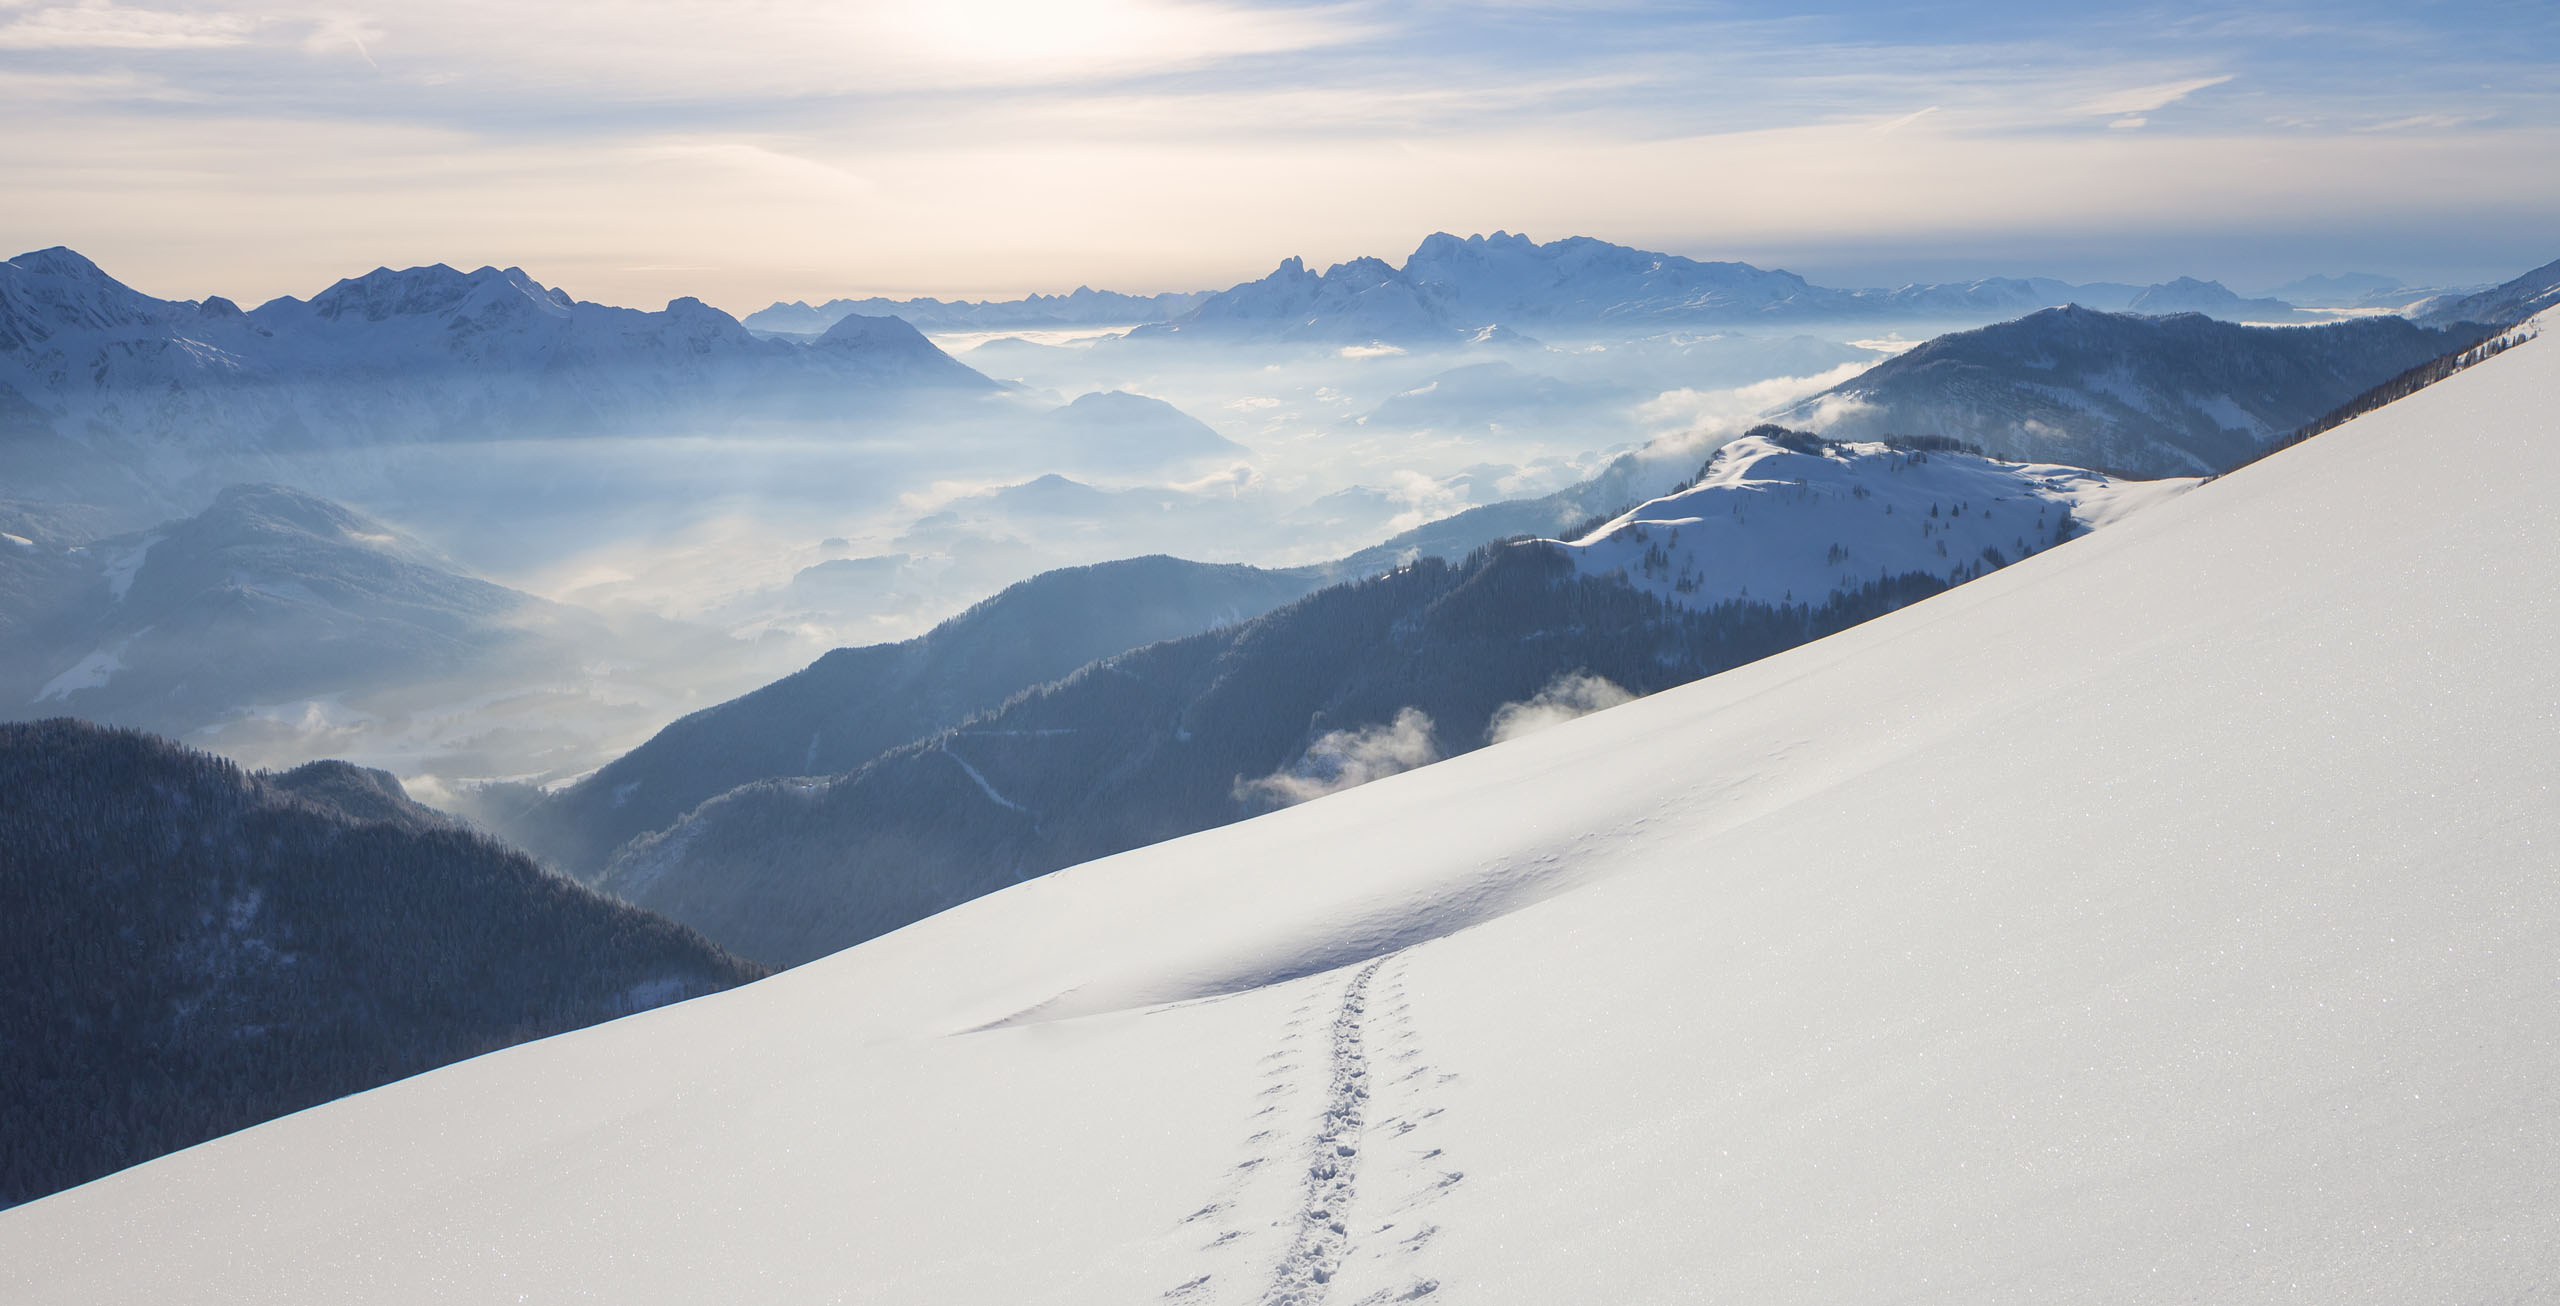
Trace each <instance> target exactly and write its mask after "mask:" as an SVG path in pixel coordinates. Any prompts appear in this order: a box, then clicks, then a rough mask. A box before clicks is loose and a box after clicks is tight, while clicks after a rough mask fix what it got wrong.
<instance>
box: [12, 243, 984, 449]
mask: <svg viewBox="0 0 2560 1306" xmlns="http://www.w3.org/2000/svg"><path fill="white" fill-rule="evenodd" d="M994 388H995V383H994V382H992V381H989V380H987V379H986V378H985V377H983V376H980V375H979V374H977V373H976V372H973V371H971V370H969V369H968V368H967V367H965V366H963V365H961V364H960V363H958V362H957V361H955V360H953V359H952V358H951V357H950V356H949V355H947V354H944V353H943V352H942V351H941V350H939V349H937V348H935V347H934V346H933V344H932V343H931V342H930V341H927V340H926V339H924V337H923V336H921V335H919V334H917V333H916V331H915V330H914V329H913V328H911V327H908V326H907V325H905V324H904V323H900V322H897V321H895V320H892V319H880V318H860V317H850V318H845V319H843V320H841V321H839V322H837V323H836V324H835V325H834V326H832V327H830V328H829V329H828V330H827V331H826V333H825V334H824V335H822V336H820V337H818V338H817V339H816V340H814V341H812V342H808V343H805V344H795V343H790V342H784V341H774V340H766V339H761V338H758V337H757V336H755V335H754V334H753V333H751V332H749V331H748V330H747V329H746V328H745V327H743V326H741V325H739V324H738V322H737V320H736V319H734V318H731V317H730V316H728V315H727V314H725V313H722V312H720V311H719V310H717V309H714V308H711V307H709V306H708V305H705V304H703V303H702V302H701V301H699V300H693V299H679V300H676V301H674V302H673V303H670V304H669V305H667V307H666V308H665V309H664V310H662V311H660V312H655V313H647V312H640V311H637V310H633V309H625V308H611V307H607V306H605V305H601V304H589V303H582V302H578V301H576V300H573V299H571V298H570V297H569V296H568V295H567V294H566V293H564V292H562V291H559V290H555V289H551V288H547V287H544V286H542V285H540V284H538V283H536V282H535V281H533V280H532V279H531V278H530V277H527V276H526V275H525V274H524V273H523V272H522V271H521V270H519V269H513V268H510V269H505V270H500V269H497V268H481V269H480V270H478V271H476V272H467V273H466V272H459V271H456V270H454V269H452V268H449V267H445V266H443V265H441V264H439V265H437V266H434V267H425V268H409V269H405V270H402V271H396V272H395V271H393V270H391V269H389V268H378V269H376V270H374V271H372V272H369V273H367V274H365V275H364V276H361V277H356V278H352V279H349V280H345V281H341V282H339V283H337V284H336V285H334V286H331V287H330V288H329V289H327V290H325V291H323V292H321V293H320V294H318V295H315V296H313V297H312V298H311V299H310V300H308V301H304V300H299V299H293V298H290V297H288V298H284V299H278V300H275V301H274V302H272V303H269V304H266V305H263V306H261V307H259V308H257V309H255V310H252V311H249V312H246V313H243V312H242V311H240V309H239V308H238V307H236V306H235V305H233V304H232V303H231V302H230V301H228V300H224V299H220V298H214V299H208V300H205V301H204V302H202V303H195V302H179V301H169V300H160V299H153V298H151V297H150V296H147V295H143V294H141V293H139V292H137V291H135V290H133V289H132V288H130V287H128V286H126V285H124V284H123V283H121V282H118V281H116V280H115V279H114V278H112V277H110V276H108V275H107V274H106V273H105V272H103V271H101V270H100V269H99V268H98V267H97V265H95V264H93V263H91V262H90V261H89V260H87V259H85V258H82V257H80V256H79V255H78V254H75V253H73V252H72V251H70V250H67V249H59V248H56V249H49V250H41V251H38V252H36V253H32V254H25V255H21V256H19V257H18V258H15V259H12V260H10V261H9V262H7V263H6V264H0V422H6V423H7V429H8V431H9V433H10V435H11V437H12V438H11V440H10V441H9V444H10V446H11V448H10V452H9V459H10V461H9V464H8V469H9V470H10V471H11V472H12V473H13V474H15V475H16V476H18V477H20V478H22V479H20V480H19V481H18V485H19V487H20V488H22V489H25V490H38V489H44V490H53V491H58V492H60V493H64V494H90V495H96V494H99V493H101V492H102V487H113V486H115V485H117V484H118V483H119V481H121V483H122V484H124V485H126V486H130V485H131V484H132V483H134V482H141V483H143V484H144V485H148V486H161V487H167V486H171V485H180V486H183V485H186V484H188V483H190V481H191V479H193V478H196V477H199V476H200V475H201V474H203V469H204V468H205V467H206V466H207V465H209V464H224V465H226V466H227V467H229V469H230V470H231V471H233V472H236V471H237V470H238V467H239V465H240V463H241V460H244V459H252V458H254V457H255V456H257V455H260V454H290V453H293V452H296V451H301V450H307V449H311V448H315V447H340V446H362V445H368V444H376V443H383V442H403V441H415V440H436V439H482V438H514V437H524V436H560V435H590V434H598V433H608V432H610V433H625V434H656V433H664V432H670V431H683V432H693V431H719V430H728V429H733V428H735V427H737V426H739V425H740V424H749V423H754V422H757V421H764V420H782V419H810V418H820V417H823V418H829V419H833V420H843V419H845V418H848V417H854V416H859V415H860V414H862V413H863V412H866V411H872V410H877V409H879V408H881V407H883V406H884V405H889V404H892V403H895V402H900V401H904V400H907V399H911V398H913V397H917V396H930V395H946V396H947V395H967V394H972V393H977V392H983V391H988V390H992V389H994ZM235 478H236V477H235Z"/></svg>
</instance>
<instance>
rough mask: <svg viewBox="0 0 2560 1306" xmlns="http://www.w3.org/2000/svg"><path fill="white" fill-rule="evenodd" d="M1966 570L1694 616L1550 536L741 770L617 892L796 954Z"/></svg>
mask: <svg viewBox="0 0 2560 1306" xmlns="http://www.w3.org/2000/svg"><path fill="white" fill-rule="evenodd" d="M1944 587H1945V582H1943V581H1935V580H1932V579H1930V578H1928V577H1925V576H1918V577H1907V578H1896V579H1895V580H1894V581H1892V582H1888V583H1879V584H1877V585H1875V586H1872V587H1870V588H1869V589H1867V590H1865V591H1863V592H1860V593H1857V594H1852V595H1848V596H1843V597H1842V598H1841V599H1840V600H1838V601H1836V602H1833V603H1830V604H1826V605H1820V606H1818V607H1817V606H1811V605H1808V606H1792V607H1786V608H1784V609H1780V608H1778V607H1775V606H1773V605H1765V604H1763V605H1752V604H1736V605H1730V606H1728V607H1727V608H1726V609H1724V610H1719V611H1714V612H1690V611H1684V610H1681V609H1678V608H1674V607H1670V606H1667V605H1664V604H1662V603H1660V602H1659V601H1657V600H1654V599H1652V598H1651V597H1649V596H1646V595H1643V594H1640V593H1638V592H1636V591H1635V590H1633V589H1630V588H1628V587H1627V586H1626V585H1624V584H1622V583H1619V582H1618V581H1616V580H1615V579H1614V578H1612V579H1606V580H1582V579H1577V578H1576V577H1575V576H1574V574H1573V568H1572V566H1571V565H1570V564H1569V563H1568V562H1567V561H1566V560H1565V559H1564V557H1563V556H1562V555H1561V554H1559V553H1558V552H1556V551H1554V550H1552V549H1550V548H1548V547H1546V546H1543V545H1534V544H1533V545H1523V546H1515V547H1501V546H1497V547H1496V548H1495V549H1493V550H1491V551H1488V552H1484V553H1479V554H1478V555H1476V556H1474V557H1471V558H1468V559H1466V560H1465V561H1463V562H1460V563H1458V564H1455V565H1452V564H1447V563H1442V562H1439V561H1437V560H1428V561H1422V562H1417V563H1414V564H1412V565H1410V566H1407V567H1404V568H1402V569H1400V570H1397V571H1395V572H1392V573H1389V574H1387V575H1384V576H1380V577H1376V578H1373V579H1370V580H1367V581H1363V582H1359V583H1355V584H1349V585H1341V586H1335V587H1332V588H1328V589H1325V590H1322V591H1319V592H1317V593H1315V594H1312V595H1310V596H1308V597H1307V598H1304V599H1301V600H1299V601H1298V602H1296V603H1293V604H1290V605H1288V606H1286V607H1283V608H1280V609H1278V610H1276V611H1274V612H1272V613H1270V614H1268V615H1266V616H1262V617H1259V618H1257V619H1255V620H1253V621H1250V622H1246V623H1243V624H1241V625H1236V626H1230V627H1226V628H1223V629H1219V630H1214V631H1210V632H1208V633H1205V634H1201V635H1196V636H1192V637H1190V638H1187V639H1180V640H1171V641H1167V642H1165V643H1160V644H1154V645H1150V646H1148V647H1145V648H1138V649H1133V650H1131V651H1129V652H1126V653H1122V654H1119V655H1117V656H1113V657H1108V658H1105V659H1102V660H1101V661H1099V662H1096V663H1094V664H1092V665H1090V666H1087V667H1085V668H1083V669H1081V670H1080V671H1078V672H1077V673H1076V674H1074V675H1071V676H1068V677H1067V678H1065V679H1063V680H1061V681H1058V682H1057V683H1054V684H1049V685H1045V686H1042V687H1040V688H1037V689H1033V690H1030V691H1027V692H1024V693H1022V694H1019V695H1016V696H1015V697H1014V698H1013V699H1012V700H1011V701H1010V702H1007V703H1006V704H1004V705H1003V707H1002V708H1001V709H999V710H995V711H990V712H987V713H985V714H982V715H980V716H978V717H975V718H973V719H970V720H968V721H965V722H963V723H961V724H960V725H958V726H956V727H954V728H951V729H948V730H945V731H942V732H940V733H938V734H936V735H933V736H931V737H928V738H924V739H920V740H918V741H916V742H914V743H910V744H906V745H905V746H903V747H898V748H893V749H890V750H888V751H886V752H884V753H883V754H881V755H880V756H878V757H876V758H872V759H869V760H867V761H866V762H865V763H864V764H863V765H861V766H859V767H857V768H855V769H853V770H851V771H850V772H847V773H844V774H840V775H834V776H802V777H795V778H791V779H781V780H770V781H763V782H759V783H756V784H749V785H744V786H741V787H739V788H736V789H733V790H731V791H729V792H728V793H726V794H723V795H721V796H719V797H717V798H714V799H711V800H709V801H706V802H704V803H702V804H701V805H700V806H698V807H696V808H694V809H693V810H692V811H691V812H689V813H687V814H686V815H685V817H684V819H683V820H682V821H680V822H678V823H677V824H675V825H674V826H673V827H672V828H670V829H667V830H665V831H663V832H661V833H658V834H655V835H650V836H646V837H643V838H640V839H637V840H634V841H633V842H631V843H629V844H626V845H624V846H623V848H622V849H621V850H620V852H618V853H617V854H616V855H615V857H614V860H613V862H612V864H611V865H610V866H608V867H607V868H606V869H605V873H604V875H603V877H602V878H601V879H599V880H598V881H597V885H598V887H600V888H602V889H604V890H605V891H606V892H609V893H611V894H613V895H615V896H617V897H619V898H622V899H623V900H625V901H627V902H631V903H634V904H637V905H639V906H643V907H646V908H648V909H649V910H652V911H656V912H661V913H664V914H666V915H668V916H670V917H672V918H674V919H676V920H681V921H683V922H685V923H686V924H688V925H691V926H693V927H694V928H695V929H698V930H700V931H702V932H703V934H704V935H705V936H706V937H709V938H711V939H713V940H715V941H717V942H718V943H720V945H721V946H723V947H726V948H728V949H730V950H732V951H734V952H738V953H740V954H741V955H744V956H752V957H755V958H756V959H758V960H760V961H765V962H769V963H773V964H779V965H791V964H797V963H800V962H804V961H808V960H810V959H812V958H814V957H818V956H822V955H824V954H826V953H829V952H833V951H836V950H837V949H839V948H843V947H846V946H849V945H851V944H854V943H857V942H859V941H861V940H863V939H866V938H870V937H873V936H875V935H878V934H882V933H885V932H887V931H890V930H894V929H897V928H899V927H901V926H904V925H907V924H909V923H911V922H913V921H916V920H919V919H921V918H923V917H925V916H928V915H931V914H932V913H934V912H937V911H940V910H942V909H944V908H947V907H951V906H954V905H956V904H958V903H961V902H964V901H967V900H968V899H970V898H974V897H977V896H979V895H981V894H986V893H991V892H994V891H996V890H998V889H1001V888H1004V887H1006V886H1008V885H1011V884H1014V883H1017V882H1019V881H1021V880H1024V879H1027V878H1031V877H1034V876H1038V875H1041V874H1044V873H1046V872H1049V871H1051V870H1054V869H1056V868H1058V867H1061V866H1066V865H1071V864H1074V863H1076V862H1080V861H1084V860H1087V859H1090V858H1093V857H1099V856H1104V855H1107V854H1110V853H1115V852H1119V851H1122V850H1125V849H1129V848H1135V847H1139V846H1141V845H1144V844H1149V843H1155V842H1158V841H1160V840H1164V839H1170V838H1173V837H1175V836H1178V835H1183V834H1188V833H1190V832H1192V831H1195V830H1201V829H1207V828H1209V827H1212V826H1217V825H1224V824H1227V823H1230V822H1233V821H1238V820H1242V819H1245V818H1247V817H1250V816H1252V815H1254V814H1255V813H1257V812H1261V811H1266V810H1269V808H1270V807H1271V806H1273V805H1274V804H1275V803H1277V802H1286V801H1292V800H1295V799H1299V798H1303V797H1306V796H1309V795H1312V794H1315V793H1321V792H1324V791H1327V790H1329V789H1332V788H1336V787H1340V786H1342V785H1346V784H1353V783H1358V782H1359V781H1360V780H1362V779H1364V778H1367V777H1369V776H1374V775H1378V774H1385V773H1388V772H1391V771H1394V770H1400V769H1403V768H1405V767H1410V766H1414V765H1419V764H1421V763H1424V762H1428V761H1431V760H1433V759H1434V758H1438V757H1443V756H1447V755H1450V754H1453V753H1460V752H1465V751H1467V750H1470V749H1473V748H1477V747H1479V746H1481V745H1483V744H1484V743H1485V742H1487V741H1488V740H1489V739H1491V738H1494V737H1496V736H1498V735H1499V734H1501V733H1502V726H1501V723H1502V722H1504V721H1506V720H1508V719H1509V718H1511V717H1515V716H1518V715H1520V714H1521V713H1524V712H1526V713H1530V714H1532V715H1546V714H1551V713H1554V712H1557V711H1568V712H1569V711H1570V705H1571V704H1572V703H1574V702H1580V703H1589V702H1592V701H1615V700H1617V699H1622V698H1624V697H1625V696H1626V695H1628V694H1640V693H1647V692H1651V691H1654V690H1658V689H1662V688H1665V687H1668V686H1670V685H1675V684H1680V683H1682V682H1685V681H1689V680H1694V679H1696V678H1698V677H1699V676H1702V675H1708V674H1711V673H1713V672H1716V671H1720V670H1723V669H1725V668H1727V667H1731V666H1734V665H1737V664H1740V663H1742V662H1746V661H1749V660H1751V659H1752V658H1756V657H1762V656H1765V655H1767V654H1770V653H1773V652H1776V651H1778V650H1779V649H1783V648H1786V647H1789V646H1791V645H1794V644H1798V643H1802V642H1803V641H1805V640H1808V639H1813V638H1817V637H1819V636H1821V635H1823V634H1827V633H1829V632H1830V631H1833V630H1837V629H1840V628H1841V627H1843V626H1846V625H1848V624H1850V623H1852V622H1854V621H1857V620H1860V619H1863V618H1865V617H1869V616H1873V615H1875V614H1876V613H1878V612H1881V611H1885V610H1889V609H1890V608H1892V607H1894V606H1897V605H1898V604H1900V603H1904V602H1909V601H1911V600H1913V599H1916V598H1919V597H1922V596H1924V595H1927V594H1931V593H1934V592H1936V591H1937V590H1939V589H1942V588H1944Z"/></svg>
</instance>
